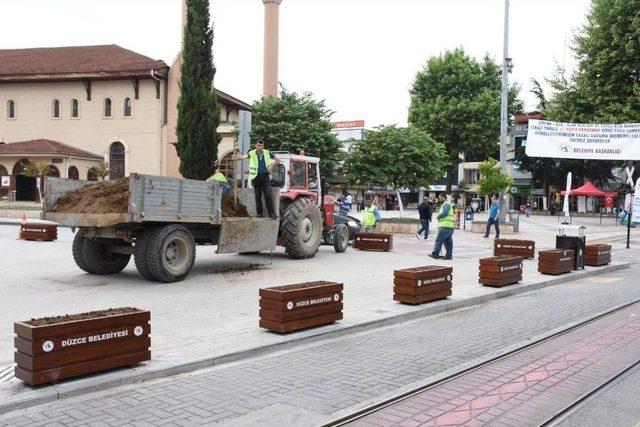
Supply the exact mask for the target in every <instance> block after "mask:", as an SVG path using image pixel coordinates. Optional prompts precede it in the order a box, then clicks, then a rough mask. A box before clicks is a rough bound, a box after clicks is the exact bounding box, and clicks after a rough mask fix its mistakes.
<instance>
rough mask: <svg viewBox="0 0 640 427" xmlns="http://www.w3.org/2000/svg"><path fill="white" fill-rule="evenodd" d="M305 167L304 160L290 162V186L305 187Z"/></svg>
mask: <svg viewBox="0 0 640 427" xmlns="http://www.w3.org/2000/svg"><path fill="white" fill-rule="evenodd" d="M306 169H307V168H306V167H305V164H304V162H291V171H290V172H291V176H290V177H289V180H290V185H289V186H290V187H298V188H307V186H306V183H307V170H306Z"/></svg>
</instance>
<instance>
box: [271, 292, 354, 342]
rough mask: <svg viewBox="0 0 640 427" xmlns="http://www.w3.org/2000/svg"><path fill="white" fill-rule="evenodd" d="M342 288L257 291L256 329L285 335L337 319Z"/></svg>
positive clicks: (340, 306)
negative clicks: (258, 301)
mask: <svg viewBox="0 0 640 427" xmlns="http://www.w3.org/2000/svg"><path fill="white" fill-rule="evenodd" d="M342 289H343V285H342V283H336V282H309V283H299V284H295V285H286V286H276V287H273V288H265V289H260V327H261V328H265V329H269V330H270V331H274V332H279V333H287V332H293V331H297V330H299V329H305V328H310V327H313V326H319V325H326V324H329V323H333V322H335V321H336V320H340V319H342Z"/></svg>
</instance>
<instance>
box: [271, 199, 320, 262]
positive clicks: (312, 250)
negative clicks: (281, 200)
mask: <svg viewBox="0 0 640 427" xmlns="http://www.w3.org/2000/svg"><path fill="white" fill-rule="evenodd" d="M280 232H281V234H282V238H283V240H284V247H285V249H286V250H287V253H288V254H289V256H290V257H291V258H294V259H303V258H311V257H313V256H314V255H315V254H316V252H318V247H320V242H321V240H322V216H321V215H320V211H319V210H318V207H317V206H316V205H315V204H314V203H313V202H312V201H311V199H309V198H308V197H300V198H298V199H296V200H294V201H293V202H291V204H290V205H289V206H288V207H287V209H286V210H285V211H284V213H283V214H282V222H281V224H280Z"/></svg>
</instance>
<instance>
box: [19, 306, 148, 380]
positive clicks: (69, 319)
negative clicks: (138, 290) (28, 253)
mask: <svg viewBox="0 0 640 427" xmlns="http://www.w3.org/2000/svg"><path fill="white" fill-rule="evenodd" d="M150 320H151V314H150V312H148V311H144V310H138V309H136V308H120V309H109V310H105V311H102V312H91V313H82V314H77V315H70V316H59V317H56V318H43V319H35V320H31V321H25V322H16V323H14V326H13V330H14V332H15V334H16V336H15V338H14V346H15V349H16V351H15V362H16V364H17V366H16V368H15V375H16V377H17V378H19V379H21V380H22V381H24V382H26V383H27V384H30V385H39V384H45V383H55V382H57V381H59V380H62V379H65V378H70V377H76V376H80V375H86V374H93V373H96V372H101V371H105V370H108V369H113V368H118V367H122V366H129V365H134V364H136V363H139V362H143V361H145V360H150V359H151V352H150V351H149V348H150V347H151V338H150V337H149V334H150V332H151V326H150V324H149V322H150Z"/></svg>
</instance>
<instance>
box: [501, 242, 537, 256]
mask: <svg viewBox="0 0 640 427" xmlns="http://www.w3.org/2000/svg"><path fill="white" fill-rule="evenodd" d="M493 255H494V256H499V255H516V256H521V257H523V258H535V256H536V242H534V241H533V240H516V239H495V240H494V241H493Z"/></svg>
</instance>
